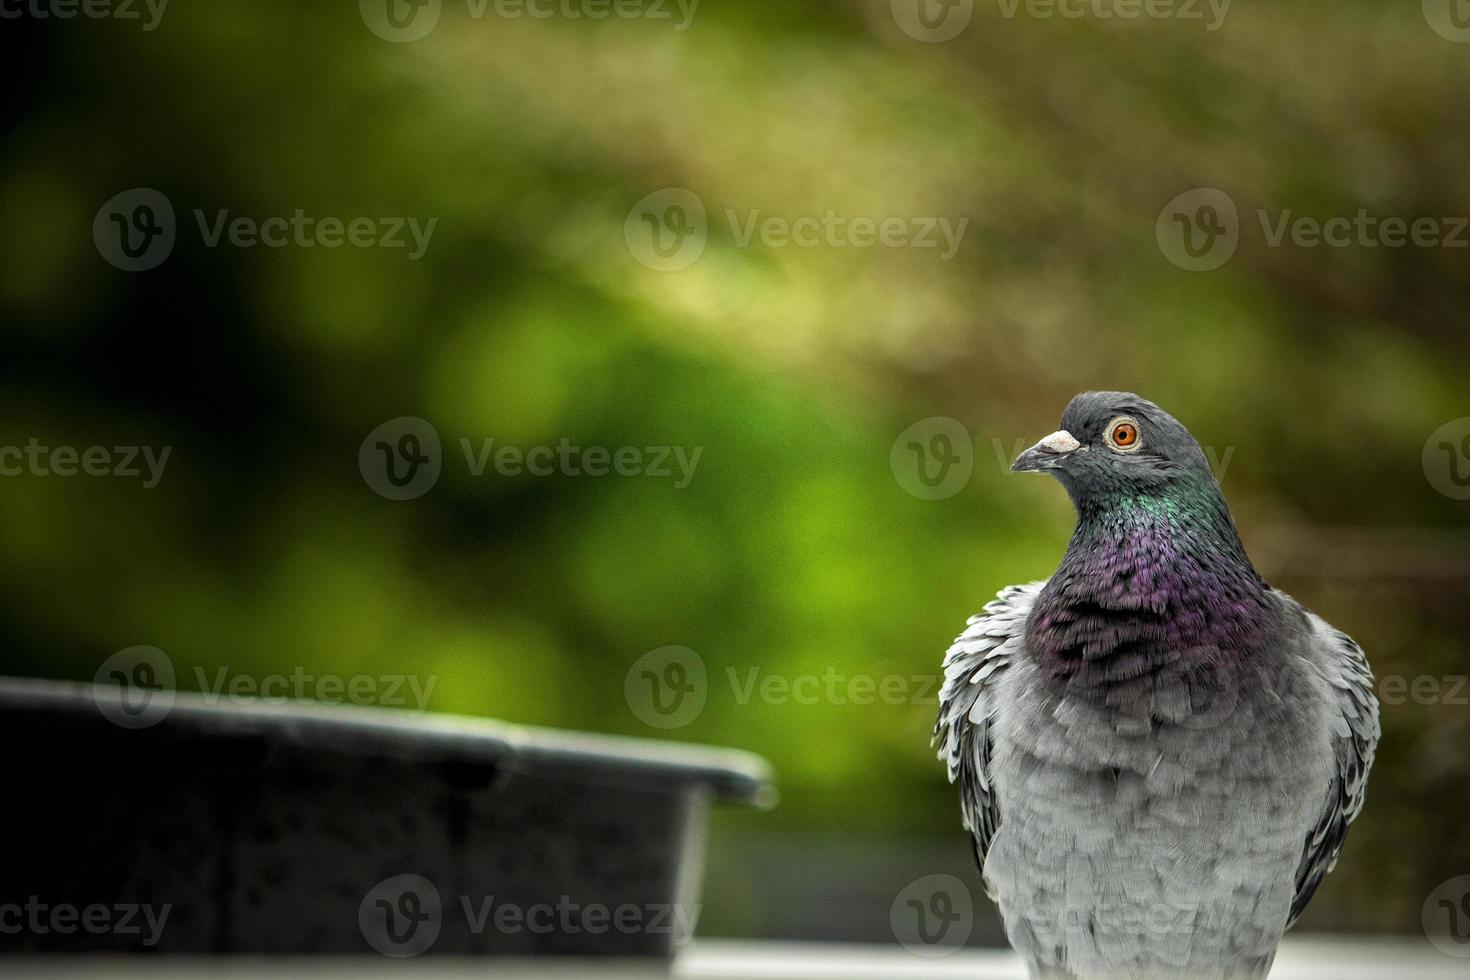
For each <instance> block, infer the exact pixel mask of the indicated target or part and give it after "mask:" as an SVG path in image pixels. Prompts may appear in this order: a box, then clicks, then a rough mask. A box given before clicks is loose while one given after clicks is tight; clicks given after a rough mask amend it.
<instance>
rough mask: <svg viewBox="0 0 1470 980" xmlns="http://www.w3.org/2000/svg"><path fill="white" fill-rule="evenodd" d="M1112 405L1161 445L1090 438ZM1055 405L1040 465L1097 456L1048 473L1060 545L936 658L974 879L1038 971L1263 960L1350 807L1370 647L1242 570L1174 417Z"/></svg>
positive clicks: (1239, 967) (1218, 973)
mask: <svg viewBox="0 0 1470 980" xmlns="http://www.w3.org/2000/svg"><path fill="white" fill-rule="evenodd" d="M1087 400H1092V401H1093V402H1095V403H1096V404H1092V403H1089V401H1087ZM1079 403H1081V405H1080V406H1079ZM1155 413H1157V414H1155ZM1094 416H1096V417H1094ZM1119 416H1121V417H1122V418H1124V419H1125V420H1126V422H1127V423H1130V424H1132V425H1133V426H1135V427H1136V428H1135V431H1134V433H1133V436H1134V441H1135V442H1137V441H1139V440H1140V439H1141V440H1142V441H1143V442H1142V447H1141V448H1145V447H1151V446H1157V447H1159V449H1158V452H1159V454H1160V455H1159V456H1158V457H1157V458H1154V459H1152V460H1150V459H1149V458H1148V457H1144V456H1143V454H1142V452H1141V451H1135V452H1136V453H1137V459H1135V458H1130V457H1133V456H1134V453H1133V452H1123V453H1118V454H1117V455H1119V456H1121V457H1122V458H1121V459H1120V460H1114V459H1112V458H1109V457H1104V456H1103V455H1102V454H1104V453H1109V452H1110V451H1112V447H1113V441H1112V439H1111V438H1109V439H1108V440H1106V441H1104V440H1102V439H1101V438H1099V439H1096V440H1092V441H1089V439H1088V437H1089V436H1092V435H1097V434H1098V432H1097V430H1098V426H1100V425H1109V424H1114V423H1116V422H1117V421H1118V417H1119ZM1064 422H1067V423H1069V424H1068V425H1067V428H1068V430H1070V431H1068V432H1062V433H1058V434H1057V436H1053V437H1050V438H1051V439H1053V440H1056V442H1055V443H1054V444H1053V447H1052V448H1050V449H1046V450H1045V451H1046V453H1047V455H1046V456H1045V457H1043V458H1042V461H1041V463H1038V464H1036V466H1037V468H1046V469H1060V468H1061V466H1063V465H1067V464H1065V463H1064V462H1062V461H1061V460H1059V459H1057V460H1054V459H1053V458H1052V457H1062V456H1068V457H1069V458H1071V459H1075V458H1076V456H1077V455H1078V454H1083V453H1097V454H1098V456H1096V457H1094V458H1092V459H1089V460H1086V461H1085V462H1083V463H1076V464H1072V465H1073V468H1072V469H1071V471H1069V472H1068V473H1066V474H1064V475H1063V476H1064V478H1063V481H1062V482H1063V483H1064V484H1065V485H1067V487H1068V490H1069V491H1070V492H1071V493H1072V496H1073V500H1074V502H1075V503H1076V504H1077V508H1078V513H1079V520H1078V527H1077V531H1076V533H1075V534H1074V536H1073V540H1072V543H1071V546H1070V547H1069V549H1068V552H1067V555H1066V557H1065V558H1064V559H1063V561H1062V564H1061V566H1060V567H1059V568H1058V570H1057V573H1056V574H1055V575H1054V576H1053V577H1052V578H1051V579H1050V580H1048V581H1047V582H1045V583H1036V584H1033V585H1030V586H1023V587H1019V588H1012V589H1008V590H1006V591H1005V592H1003V593H1002V594H1001V596H1000V597H999V598H998V599H997V600H996V601H995V602H993V603H991V604H990V605H989V606H987V608H986V615H983V616H978V617H975V618H974V619H972V620H971V622H970V626H969V628H968V629H967V630H966V631H965V633H964V634H962V635H961V636H960V637H959V639H958V640H956V642H955V645H954V646H953V647H952V648H951V649H950V651H949V655H948V656H947V657H946V660H945V675H946V679H945V687H944V690H943V693H942V695H941V712H940V719H939V726H938V733H939V734H940V736H941V739H942V746H941V756H942V757H943V758H945V759H946V761H947V762H948V763H949V767H950V775H951V778H952V779H955V780H957V781H958V782H959V783H960V786H961V804H962V812H963V815H964V821H965V825H966V827H967V828H969V829H970V830H971V832H972V833H973V834H974V837H975V849H976V855H977V857H978V858H979V860H980V862H981V866H982V871H983V874H984V878H985V883H986V886H987V889H988V890H989V892H990V893H991V895H992V896H993V897H994V898H995V899H996V901H997V903H998V904H999V906H1000V910H1001V914H1002V916H1003V918H1004V920H1005V923H1006V930H1007V934H1008V936H1009V938H1010V940H1011V943H1012V944H1013V945H1014V946H1015V947H1016V949H1017V950H1018V951H1019V952H1020V953H1021V954H1022V955H1023V956H1024V957H1025V958H1026V960H1027V962H1028V964H1029V965H1030V966H1031V969H1032V971H1033V974H1034V975H1035V976H1038V977H1058V978H1066V977H1076V978H1085V980H1100V978H1114V977H1117V978H1125V977H1126V978H1145V977H1146V978H1156V977H1157V978H1164V977H1169V978H1177V977H1189V978H1209V977H1231V978H1235V977H1258V976H1263V975H1264V974H1265V972H1266V971H1267V970H1268V969H1269V968H1270V963H1271V959H1272V957H1273V956H1274V953H1275V949H1276V945H1277V942H1278V941H1279V940H1280V937H1281V934H1282V932H1283V931H1284V930H1285V929H1286V928H1287V927H1288V925H1289V924H1290V922H1291V921H1293V920H1294V919H1295V917H1296V915H1297V914H1299V913H1300V911H1301V908H1302V907H1303V906H1304V905H1305V903H1306V901H1307V900H1308V899H1309V898H1310V897H1311V894H1312V892H1313V891H1314V890H1315V888H1316V886H1317V884H1318V882H1320V880H1321V878H1322V876H1323V875H1324V874H1325V873H1326V872H1327V870H1329V869H1330V867H1331V865H1332V863H1333V861H1334V860H1335V858H1336V855H1337V851H1338V849H1339V848H1340V846H1341V843H1342V838H1343V834H1344V833H1345V830H1346V826H1347V823H1348V822H1349V821H1351V819H1352V818H1353V817H1354V816H1355V815H1356V813H1357V811H1358V809H1359V808H1360V807H1361V805H1362V799H1363V792H1364V788H1365V784H1366V778H1367V770H1368V766H1369V765H1370V764H1371V761H1372V754H1373V747H1374V744H1375V743H1376V740H1377V733H1378V730H1377V707H1376V702H1375V701H1374V700H1373V696H1372V690H1371V677H1370V675H1369V674H1368V671H1367V665H1366V663H1365V662H1364V660H1363V656H1362V652H1361V651H1360V650H1359V649H1358V648H1357V646H1356V645H1355V644H1353V643H1352V641H1351V640H1349V639H1348V638H1347V637H1346V636H1344V635H1343V634H1341V633H1338V632H1337V631H1335V630H1333V629H1331V628H1330V627H1329V626H1327V625H1326V624H1325V623H1324V622H1323V621H1322V620H1320V619H1319V618H1317V617H1316V616H1314V615H1312V614H1311V613H1309V612H1307V611H1306V610H1305V609H1304V608H1302V607H1301V606H1300V605H1299V604H1297V603H1296V602H1295V601H1294V600H1292V599H1291V598H1290V597H1288V596H1286V595H1284V594H1283V593H1280V592H1277V591H1274V590H1272V589H1271V588H1270V587H1269V586H1267V585H1266V583H1265V582H1264V581H1262V580H1261V578H1260V576H1259V575H1257V574H1256V572H1255V570H1254V568H1252V567H1251V565H1250V562H1249V560H1248V559H1247V558H1246V555H1245V552H1244V550H1243V549H1242V548H1241V546H1240V542H1239V539H1238V537H1237V535H1236V533H1235V529H1234V525H1233V523H1232V522H1231V521H1230V517H1229V513H1228V511H1227V510H1226V509H1225V505H1224V502H1223V500H1222V499H1221V497H1220V495H1219V492H1218V488H1216V487H1215V485H1214V479H1213V477H1212V476H1210V475H1209V471H1208V468H1207V467H1205V466H1204V465H1203V455H1202V454H1199V450H1198V447H1197V446H1196V445H1195V444H1194V442H1193V440H1192V439H1191V438H1189V436H1188V433H1187V432H1184V430H1183V427H1182V426H1178V423H1177V422H1174V421H1173V419H1170V418H1169V417H1168V416H1167V415H1164V414H1163V413H1162V411H1161V410H1159V409H1158V408H1157V407H1156V406H1153V405H1152V404H1151V403H1148V402H1145V401H1143V400H1142V399H1138V398H1137V397H1136V396H1131V395H1115V394H1110V393H1104V394H1101V395H1089V396H1082V397H1081V398H1079V399H1078V401H1077V402H1074V404H1073V407H1072V408H1069V410H1068V417H1067V419H1064ZM1170 424H1172V426H1175V427H1178V429H1177V431H1173V430H1172V429H1171V428H1170V427H1169V426H1170ZM1139 429H1141V430H1142V432H1139V431H1138V430H1139ZM1073 433H1075V436H1074V435H1073ZM1180 433H1182V434H1183V435H1182V440H1181V438H1180ZM1063 436H1065V437H1066V438H1060V437H1063ZM1183 440H1187V443H1186V442H1184V441H1183ZM1042 445H1043V447H1044V446H1046V443H1045V442H1044V443H1043V444H1042ZM1191 448H1192V449H1193V454H1199V455H1198V459H1196V458H1195V456H1194V455H1193V454H1191V453H1190V452H1189V450H1190V449H1191ZM1059 450H1060V451H1059ZM1034 452H1036V450H1033V453H1034ZM1025 459H1026V457H1023V460H1025ZM1033 462H1034V460H1033ZM1020 463H1021V461H1018V466H1020ZM1053 464H1055V465H1053ZM1023 468H1031V467H1030V466H1027V467H1023Z"/></svg>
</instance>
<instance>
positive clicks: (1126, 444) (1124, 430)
mask: <svg viewBox="0 0 1470 980" xmlns="http://www.w3.org/2000/svg"><path fill="white" fill-rule="evenodd" d="M1108 444H1109V445H1111V446H1112V447H1113V448H1114V449H1123V450H1129V449H1136V448H1137V447H1138V423H1136V422H1134V421H1133V420H1132V419H1119V420H1117V421H1116V422H1114V423H1113V424H1112V425H1111V426H1110V427H1109V428H1108Z"/></svg>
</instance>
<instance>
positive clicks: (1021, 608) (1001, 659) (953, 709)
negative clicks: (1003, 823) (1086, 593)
mask: <svg viewBox="0 0 1470 980" xmlns="http://www.w3.org/2000/svg"><path fill="white" fill-rule="evenodd" d="M1045 584H1046V583H1045V582H1032V583H1031V584H1030V585H1015V586H1012V587H1010V588H1008V589H1006V590H1004V591H1003V592H1001V593H1000V595H999V596H997V597H996V598H995V599H994V600H993V601H991V603H990V604H989V605H987V606H986V607H985V612H984V613H982V614H981V615H979V616H972V617H971V618H970V622H969V624H968V627H967V628H966V629H965V631H964V632H963V633H961V634H960V635H959V636H958V637H957V638H956V639H955V641H954V645H953V646H951V647H950V648H949V652H948V653H946V654H945V655H944V686H943V688H941V690H940V692H939V720H938V721H937V722H936V723H935V725H934V739H935V742H936V743H937V744H938V747H939V758H940V759H941V760H942V761H943V762H944V763H945V764H946V765H947V766H948V767H949V781H950V782H952V783H953V782H958V783H959V784H960V814H961V817H962V819H963V821H964V825H965V829H966V830H968V831H970V834H971V835H972V836H973V837H974V842H975V860H976V861H977V862H979V864H980V870H981V872H982V873H983V872H984V870H985V855H986V853H987V852H988V851H989V850H990V842H991V841H992V840H993V839H994V838H995V832H996V830H998V829H999V828H1000V805H999V801H998V800H997V799H996V794H995V787H994V786H993V785H992V783H991V781H990V753H991V733H990V727H991V723H992V719H993V718H994V716H995V682H996V679H997V677H998V676H999V675H1000V674H1001V672H1002V671H1004V670H1005V669H1006V668H1007V667H1008V666H1010V663H1011V661H1012V659H1013V658H1014V657H1016V656H1017V655H1018V654H1019V653H1020V651H1021V649H1022V645H1023V644H1024V643H1025V633H1026V617H1028V616H1029V615H1031V606H1032V604H1033V603H1035V601H1036V595H1037V593H1038V592H1040V591H1041V587H1042V586H1043V585H1045Z"/></svg>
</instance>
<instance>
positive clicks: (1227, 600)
mask: <svg viewBox="0 0 1470 980" xmlns="http://www.w3.org/2000/svg"><path fill="white" fill-rule="evenodd" d="M1271 608H1272V606H1271V601H1270V587H1269V586H1268V585H1267V584H1266V583H1265V581H1264V580H1262V578H1261V576H1260V575H1259V574H1258V573H1257V572H1256V570H1255V568H1254V567H1253V566H1252V565H1251V563H1250V559H1249V558H1247V557H1246V554H1245V549H1244V547H1243V546H1242V545H1241V543H1240V537H1239V535H1238V534H1237V533H1236V530H1235V524H1234V522H1233V521H1232V520H1231V519H1230V512H1229V510H1227V509H1226V506H1225V502H1224V500H1223V499H1222V498H1221V497H1220V493H1219V490H1218V488H1216V487H1214V486H1213V485H1212V486H1208V487H1194V488H1176V490H1175V492H1173V493H1171V494H1169V495H1162V496H1161V495H1139V496H1117V497H1114V498H1111V499H1105V500H1091V501H1080V502H1079V504H1078V521H1077V529H1076V531H1075V532H1074V533H1073V535H1072V542H1071V544H1070V545H1069V546H1068V548H1067V554H1066V557H1064V558H1063V559H1062V563H1061V566H1060V567H1059V568H1058V569H1057V572H1056V574H1055V575H1053V576H1052V578H1051V580H1050V581H1048V582H1047V584H1046V587H1045V588H1044V589H1043V590H1042V592H1041V595H1040V596H1039V597H1038V599H1037V604H1036V608H1035V610H1034V611H1033V613H1032V616H1031V618H1030V620H1029V623H1028V626H1027V640H1028V645H1029V646H1030V648H1031V649H1032V650H1033V651H1034V652H1035V653H1036V655H1037V656H1038V657H1039V658H1040V661H1041V663H1042V665H1043V667H1044V668H1046V669H1047V670H1048V671H1049V672H1050V673H1052V674H1053V675H1054V676H1058V677H1063V678H1066V679H1067V680H1069V681H1072V682H1076V683H1080V684H1082V685H1083V686H1095V685H1096V686H1105V685H1108V684H1111V683H1116V682H1119V681H1126V680H1129V679H1132V678H1135V677H1140V676H1143V675H1145V674H1149V673H1155V672H1157V671H1159V670H1162V669H1166V668H1170V667H1173V666H1177V665H1184V666H1188V664H1189V663H1191V662H1209V663H1212V664H1219V663H1230V662H1236V661H1239V660H1240V659H1243V658H1245V657H1247V656H1249V655H1250V654H1251V653H1253V652H1254V651H1256V650H1259V649H1261V648H1262V647H1263V646H1264V644H1265V640H1266V636H1267V635H1268V633H1269V627H1270V620H1271Z"/></svg>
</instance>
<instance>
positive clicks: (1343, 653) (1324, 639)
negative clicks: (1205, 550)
mask: <svg viewBox="0 0 1470 980" xmlns="http://www.w3.org/2000/svg"><path fill="white" fill-rule="evenodd" d="M1307 617H1308V619H1309V621H1310V622H1311V625H1312V635H1311V636H1310V637H1309V638H1308V642H1309V643H1311V644H1313V653H1314V654H1315V655H1316V659H1317V662H1318V666H1319V667H1320V668H1321V670H1322V671H1323V674H1324V676H1326V678H1327V680H1328V681H1329V683H1330V684H1331V686H1332V693H1333V694H1334V695H1335V698H1334V699H1333V706H1335V707H1336V708H1337V709H1338V710H1337V711H1331V710H1329V712H1328V720H1329V723H1330V724H1331V725H1332V734H1333V740H1332V744H1333V749H1334V752H1335V755H1336V761H1337V766H1336V771H1335V772H1334V775H1333V779H1332V782H1331V784H1330V785H1329V787H1328V789H1327V794H1326V797H1325V799H1324V800H1323V808H1322V815H1321V817H1320V818H1319V819H1318V821H1317V825H1316V827H1315V828H1313V830H1312V832H1311V834H1309V835H1308V836H1307V840H1306V845H1305V847H1304V848H1303V852H1302V860H1301V863H1300V864H1299V865H1298V866H1297V872H1296V898H1295V899H1294V900H1293V901H1292V904H1291V918H1290V920H1288V922H1287V928H1288V929H1289V928H1291V926H1292V925H1295V924H1296V920H1297V919H1298V918H1300V917H1301V914H1302V910H1304V909H1305V908H1306V907H1307V903H1308V902H1310V901H1311V899H1312V895H1313V894H1314V893H1315V892H1316V891H1317V886H1318V885H1320V884H1321V883H1322V879H1323V878H1324V877H1326V876H1327V873H1328V872H1329V871H1331V870H1332V869H1333V867H1334V866H1335V865H1336V864H1337V856H1338V854H1340V853H1341V852H1342V844H1343V840H1344V838H1346V836H1347V828H1348V824H1350V823H1352V822H1353V819H1354V818H1356V817H1357V815H1358V813H1359V811H1361V810H1362V809H1363V800H1364V799H1365V798H1366V796H1367V793H1368V770H1369V769H1371V768H1372V766H1373V753H1374V751H1375V750H1376V749H1377V747H1378V736H1379V727H1378V699H1377V698H1376V697H1375V696H1374V694H1373V672H1372V671H1371V670H1369V668H1368V660H1367V658H1366V657H1364V656H1363V650H1362V648H1361V647H1359V646H1358V645H1357V644H1356V643H1354V642H1353V640H1352V638H1351V637H1349V636H1348V635H1347V634H1346V633H1343V632H1341V631H1339V630H1336V629H1333V628H1332V627H1331V626H1329V625H1328V624H1327V623H1326V622H1324V621H1323V620H1322V619H1321V618H1320V617H1318V616H1315V615H1313V614H1311V613H1307Z"/></svg>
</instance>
